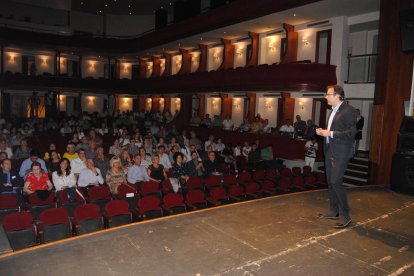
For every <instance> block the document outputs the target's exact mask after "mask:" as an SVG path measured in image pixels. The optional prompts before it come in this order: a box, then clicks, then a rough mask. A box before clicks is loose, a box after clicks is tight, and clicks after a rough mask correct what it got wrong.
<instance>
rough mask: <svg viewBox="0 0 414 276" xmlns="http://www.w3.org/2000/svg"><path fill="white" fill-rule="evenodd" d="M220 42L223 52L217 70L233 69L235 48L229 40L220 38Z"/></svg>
mask: <svg viewBox="0 0 414 276" xmlns="http://www.w3.org/2000/svg"><path fill="white" fill-rule="evenodd" d="M221 41H222V42H223V45H224V50H223V62H222V63H221V65H220V68H219V70H226V69H230V68H233V67H234V53H235V51H236V47H234V45H233V44H232V43H231V40H230V39H224V38H222V39H221Z"/></svg>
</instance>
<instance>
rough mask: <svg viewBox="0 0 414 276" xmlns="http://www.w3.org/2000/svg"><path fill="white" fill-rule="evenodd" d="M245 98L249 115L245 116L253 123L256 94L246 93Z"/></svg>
mask: <svg viewBox="0 0 414 276" xmlns="http://www.w3.org/2000/svg"><path fill="white" fill-rule="evenodd" d="M246 96H247V97H248V98H249V113H248V114H247V119H248V120H249V121H250V122H253V121H254V117H255V116H256V93H255V92H250V93H246Z"/></svg>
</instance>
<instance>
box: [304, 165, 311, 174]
mask: <svg viewBox="0 0 414 276" xmlns="http://www.w3.org/2000/svg"><path fill="white" fill-rule="evenodd" d="M311 173H312V167H311V166H304V167H303V174H311Z"/></svg>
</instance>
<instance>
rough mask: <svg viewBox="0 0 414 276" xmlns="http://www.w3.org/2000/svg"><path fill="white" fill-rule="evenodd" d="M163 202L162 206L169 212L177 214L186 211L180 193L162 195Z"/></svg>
mask: <svg viewBox="0 0 414 276" xmlns="http://www.w3.org/2000/svg"><path fill="white" fill-rule="evenodd" d="M163 202H164V204H163V207H164V209H165V210H166V211H167V212H168V213H169V214H179V213H185V212H186V211H187V208H186V205H185V204H184V198H183V196H182V194H174V193H170V194H166V195H165V196H164V197H163Z"/></svg>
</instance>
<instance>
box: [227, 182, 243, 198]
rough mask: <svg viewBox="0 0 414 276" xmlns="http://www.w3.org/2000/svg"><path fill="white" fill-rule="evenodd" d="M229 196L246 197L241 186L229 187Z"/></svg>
mask: <svg viewBox="0 0 414 276" xmlns="http://www.w3.org/2000/svg"><path fill="white" fill-rule="evenodd" d="M229 195H232V196H243V195H244V190H243V187H242V186H241V185H238V184H237V185H232V186H230V187H229Z"/></svg>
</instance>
